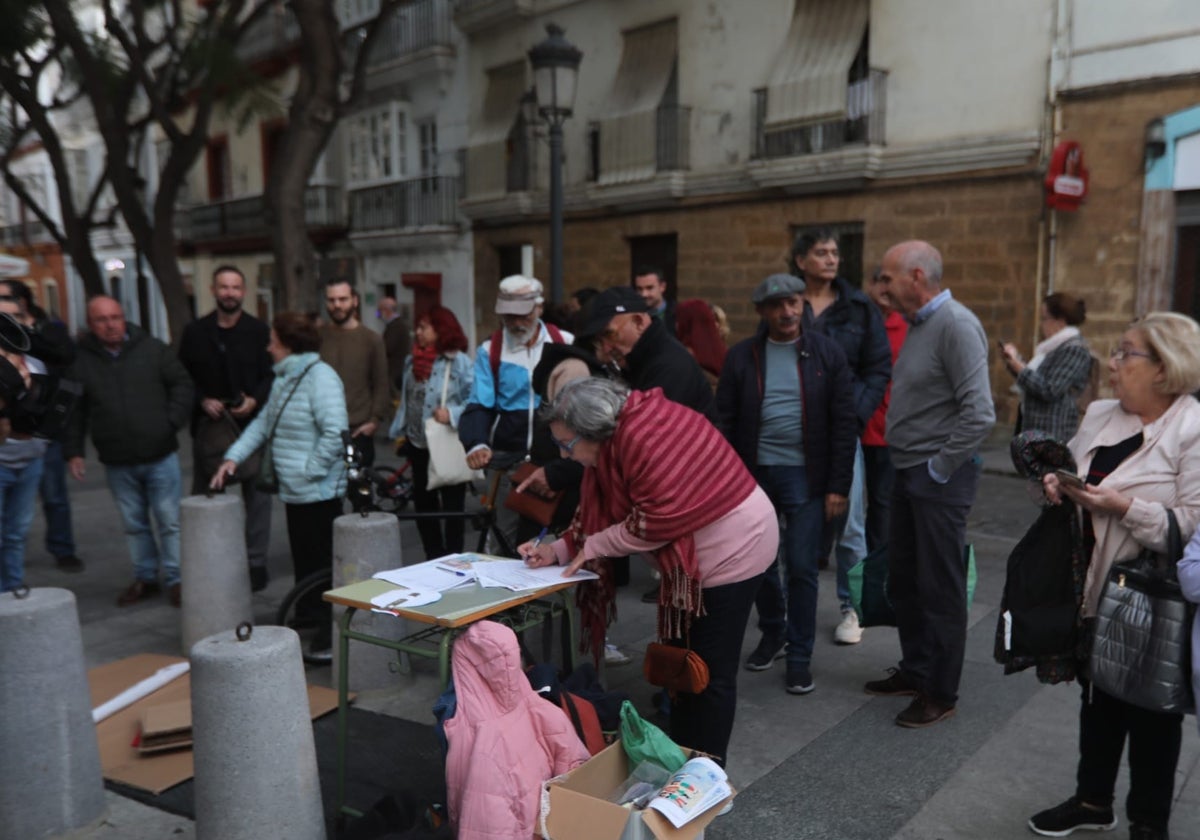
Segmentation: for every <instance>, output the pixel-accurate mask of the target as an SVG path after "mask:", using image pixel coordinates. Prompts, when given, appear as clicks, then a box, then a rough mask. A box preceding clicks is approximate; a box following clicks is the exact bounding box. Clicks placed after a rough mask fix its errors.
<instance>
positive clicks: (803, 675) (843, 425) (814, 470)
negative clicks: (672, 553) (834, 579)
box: [717, 274, 858, 694]
mask: <svg viewBox="0 0 1200 840" xmlns="http://www.w3.org/2000/svg"><path fill="white" fill-rule="evenodd" d="M803 291H804V281H803V280H802V279H800V278H799V277H795V276H793V275H790V274H772V275H771V276H770V277H768V278H767V279H766V280H764V281H763V282H761V283H760V284H758V286H757V287H756V288H755V289H754V293H753V294H752V295H751V298H750V299H751V301H752V302H753V303H754V306H755V309H756V310H757V311H758V314H759V317H760V318H761V319H762V322H761V323H760V324H759V327H758V330H757V332H756V333H755V335H754V337H753V338H747V339H745V340H744V341H741V342H738V343H737V344H735V345H734V346H733V347H731V348H730V349H729V353H728V354H727V355H726V356H725V366H724V368H723V369H722V370H721V379H720V381H719V383H718V384H717V412H718V414H719V416H720V421H719V427H720V429H721V431H722V433H723V434H724V435H725V437H726V438H727V439H728V440H729V442H730V443H731V444H732V445H733V448H734V449H736V450H737V452H738V454H739V455H740V456H741V457H742V460H743V461H745V463H746V466H747V467H749V468H750V470H751V471H752V472H753V473H754V477H755V478H756V479H757V480H758V483H759V484H760V485H761V486H762V488H763V490H765V491H766V493H767V495H768V496H769V497H770V499H771V503H772V504H774V505H775V510H776V511H778V512H779V514H780V515H781V516H782V517H783V518H784V524H785V526H786V532H785V536H784V537H783V538H782V540H781V542H780V552H781V553H782V555H783V561H784V563H786V564H787V571H788V584H787V598H786V600H785V598H784V590H783V586H782V584H781V583H780V579H779V569H778V566H777V565H773V566H772V567H771V568H770V569H768V570H767V573H766V574H765V575H764V577H763V583H762V587H761V589H759V592H758V597H757V599H756V600H755V606H756V607H757V608H758V626H759V629H760V630H761V631H762V639H761V641H760V642H759V643H758V647H757V648H755V650H754V652H753V653H752V654H750V656H749V658H748V659H747V660H746V667H747V668H749V669H750V670H752V671H765V670H767V669H768V668H770V667H771V663H772V662H773V661H774V660H775V659H776V658H777V657H779V656H781V655H784V652H785V647H784V646H785V643H786V656H787V675H786V682H785V687H786V688H787V691H788V692H789V693H791V694H807V693H809V692H810V691H812V690H813V679H812V670H811V668H812V654H813V642H814V639H815V637H816V620H817V556H818V552H819V550H820V546H821V529H822V527H823V525H824V523H825V521H826V520H827V519H831V518H833V517H835V516H838V515H840V514H842V513H844V512H845V510H846V497H847V494H848V493H849V492H850V482H851V477H852V475H853V470H854V444H855V440H856V438H857V434H858V426H857V422H856V420H855V413H854V380H853V378H852V377H851V372H850V367H849V365H848V364H847V362H846V355H845V354H844V353H843V352H842V349H841V348H840V347H838V345H837V344H836V343H835V342H834V341H833V340H832V339H829V338H826V337H825V336H823V335H820V334H818V333H815V332H805V331H804V330H803V329H802V328H801V323H800V316H801V313H802V311H803V307H804V303H803V299H802V297H801V294H802V293H803Z"/></svg>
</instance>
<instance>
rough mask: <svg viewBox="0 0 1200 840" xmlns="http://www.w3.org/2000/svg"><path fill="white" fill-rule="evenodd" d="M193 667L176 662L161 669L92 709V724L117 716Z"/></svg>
mask: <svg viewBox="0 0 1200 840" xmlns="http://www.w3.org/2000/svg"><path fill="white" fill-rule="evenodd" d="M191 667H192V666H191V663H188V662H176V663H174V664H171V665H166V666H164V667H162V668H159V669H158V670H157V671H155V672H154V673H153V674H151V675H150V676H148V677H146V679H144V680H142V681H141V682H139V683H137V684H135V685H132V686H130V687H129V688H127V689H125V690H124V691H122V692H121V693H120V694H118V695H117V696H116V697H114V698H113V699H111V700H109V701H107V702H105V703H101V704H100V705H99V706H97V707H96V708H94V709H92V723H99V722H100V721H102V720H104V719H105V718H106V717H110V716H112V715H115V714H116V713H117V712H119V711H121V710H122V709H124V708H125V707H126V706H130V705H132V704H134V703H136V702H137V701H139V700H141V699H142V698H143V697H145V696H147V695H149V694H151V693H153V692H155V691H158V690H159V689H160V688H162V687H163V686H164V685H166V684H167V683H169V682H172V681H173V680H176V679H178V678H179V677H182V676H183V675H184V674H186V673H187V672H188V669H189V668H191Z"/></svg>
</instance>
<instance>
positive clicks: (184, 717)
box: [138, 700, 192, 755]
mask: <svg viewBox="0 0 1200 840" xmlns="http://www.w3.org/2000/svg"><path fill="white" fill-rule="evenodd" d="M191 745H192V701H191V700H176V701H174V702H171V703H162V704H160V705H158V706H150V707H149V708H147V709H146V710H145V711H143V712H142V725H141V729H140V737H139V739H138V752H140V753H141V754H142V755H145V754H147V753H155V752H163V751H164V750H177V749H180V748H182V747H190V746H191Z"/></svg>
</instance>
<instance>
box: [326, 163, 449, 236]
mask: <svg viewBox="0 0 1200 840" xmlns="http://www.w3.org/2000/svg"><path fill="white" fill-rule="evenodd" d="M461 194H462V179H461V178H457V177H454V176H449V175H441V176H433V177H429V178H413V179H412V180H409V181H398V182H396V183H393V184H383V185H381V186H378V187H365V188H363V189H359V190H352V191H351V192H350V193H349V199H350V227H351V229H352V232H354V233H363V232H367V231H379V230H397V229H404V228H428V227H453V226H455V225H457V224H458V200H459V198H460V197H461Z"/></svg>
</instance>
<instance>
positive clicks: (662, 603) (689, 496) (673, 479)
mask: <svg viewBox="0 0 1200 840" xmlns="http://www.w3.org/2000/svg"><path fill="white" fill-rule="evenodd" d="M754 487H755V483H754V478H753V477H752V476H751V475H750V473H749V471H748V470H747V469H746V467H745V466H744V465H743V464H742V461H741V459H740V458H738V456H737V453H735V452H734V450H733V447H731V446H730V445H729V444H728V443H727V442H726V441H725V438H723V437H722V436H721V434H720V432H718V431H717V430H716V429H715V428H714V427H713V425H712V424H711V423H710V422H709V421H708V420H707V419H706V418H705V417H704V416H703V415H701V414H698V413H696V412H695V411H692V410H691V409H690V408H687V407H685V406H682V405H680V404H679V403H675V402H672V401H670V400H668V399H667V398H666V397H664V396H663V393H662V389H660V388H655V389H653V390H651V391H633V392H632V393H630V395H629V399H628V400H627V401H626V403H625V406H624V408H622V410H621V413H620V415H619V416H618V417H617V429H616V432H615V433H614V434H613V436H612V438H610V439H609V440H608V441H607V442H606V443H605V444H604V446H603V447H601V449H600V453H599V455H598V457H597V460H596V465H595V467H592V468H589V469H588V470H586V471H585V472H584V476H583V486H582V492H581V496H580V501H579V508H578V509H577V510H576V512H575V517H574V519H572V520H571V525H570V528H569V529H568V530H567V533H566V535H565V536H566V539H567V547H568V548H569V549H570V552H571V556H574V555H575V554H577V553H578V552H579V551H581V550H582V549H583V546H584V543H585V542H586V539H587V536H586V535H588V534H595V533H597V532H599V531H602V530H604V529H605V528H607V527H610V526H612V525H615V524H617V523H620V524H622V525H623V526H624V527H625V528H626V529H627V530H628V531H629V533H630V534H632V535H633V536H635V537H638V538H640V539H643V540H647V541H649V542H665V543H666V544H665V545H663V546H662V547H661V548H658V549H655V551H654V556H655V559H656V560H657V561H658V566H659V569H660V570H661V572H662V576H663V585H662V586H661V587H660V588H659V596H658V597H659V602H658V635H659V638H660V639H667V638H676V639H677V638H681V637H683V636H684V634H685V633H686V632H687V630H688V628H689V626H690V625H691V620H692V618H693V617H695V616H699V615H701V614H702V602H701V598H700V584H701V581H700V577H699V563H698V560H697V557H696V544H695V541H694V539H693V534H695V532H696V531H697V530H698V529H700V528H703V527H705V526H706V525H711V524H712V523H713V522H715V521H717V520H718V519H720V518H721V517H722V516H725V515H726V514H727V513H729V512H730V511H731V510H733V509H734V508H736V507H737V506H738V505H739V504H741V503H742V502H743V501H745V500H746V497H747V496H749V495H750V494H751V493H752V492H753V491H754ZM589 565H591V566H592V567H593V568H594V570H595V571H596V572H597V573H598V574H599V575H600V580H599V581H597V582H596V583H593V584H584V585H583V586H581V587H580V590H579V597H578V601H579V607H580V615H581V622H582V627H583V637H584V638H583V647H582V649H583V650H587V649H588V648H591V650H592V652H593V655H595V656H597V657H598V656H599V654H600V653H601V652H602V651H603V649H604V633H605V629H606V628H607V626H608V624H609V623H611V621H612V620H613V619H615V618H616V601H615V598H614V593H615V588H614V586H613V582H612V574H611V565H610V564H609V563H607V562H600V563H591V564H589Z"/></svg>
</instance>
